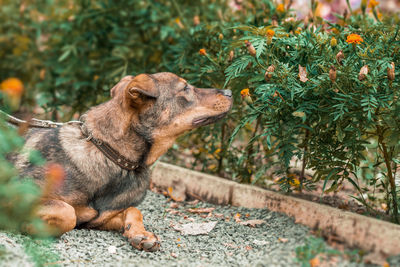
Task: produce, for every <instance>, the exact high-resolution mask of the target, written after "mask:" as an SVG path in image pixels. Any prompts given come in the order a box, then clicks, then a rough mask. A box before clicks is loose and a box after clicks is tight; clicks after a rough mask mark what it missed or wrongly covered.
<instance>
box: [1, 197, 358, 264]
mask: <svg viewBox="0 0 400 267" xmlns="http://www.w3.org/2000/svg"><path fill="white" fill-rule="evenodd" d="M171 203H172V204H171ZM193 207H196V208H215V210H213V211H212V215H211V216H208V217H206V216H207V213H203V214H194V213H190V212H188V211H187V209H188V208H193ZM138 208H139V209H140V210H141V211H142V213H143V216H144V224H145V226H146V229H147V230H148V231H152V232H154V233H155V234H157V235H158V236H159V238H160V239H161V250H160V251H158V252H155V253H150V252H143V251H137V250H135V249H133V248H132V247H131V246H130V245H129V244H128V242H127V240H126V239H125V238H124V237H122V235H121V234H119V233H116V232H105V231H95V230H85V229H83V230H73V231H71V232H68V233H66V234H64V235H63V236H61V237H60V238H59V239H55V241H54V242H53V243H49V242H45V241H33V242H32V239H31V238H30V237H27V236H23V235H14V234H9V233H8V234H6V233H0V266H33V265H34V264H33V263H32V260H31V259H30V257H29V256H27V254H26V251H27V250H28V254H30V255H34V257H35V258H36V259H39V263H40V262H41V263H47V264H45V265H50V266H54V265H55V264H58V265H61V266H127V265H129V266H163V265H164V266H300V264H299V263H298V261H296V253H295V249H296V247H298V246H301V245H302V244H304V240H305V239H306V238H307V237H309V236H310V235H309V229H308V228H307V227H305V226H302V225H298V224H295V223H294V222H293V220H292V219H291V218H289V217H287V216H285V215H282V214H278V213H275V212H271V211H268V210H265V209H246V208H238V207H226V206H216V205H212V204H209V203H201V202H200V203H198V204H193V203H191V204H188V203H185V204H179V205H177V204H174V202H171V201H170V199H168V198H166V197H165V196H163V195H160V194H156V193H153V192H151V191H149V192H148V194H147V196H146V198H145V200H144V201H143V203H142V204H141V205H140V206H139V207H138ZM238 213H239V214H240V215H241V216H240V220H241V221H242V222H243V221H247V220H256V219H257V220H264V221H265V223H263V224H259V225H257V226H256V227H250V226H246V225H243V224H240V223H238V222H237V220H235V215H236V214H238ZM203 217H205V218H203ZM236 218H237V215H236ZM213 221H217V224H216V226H215V228H214V229H213V230H212V231H211V232H209V233H208V234H206V235H197V236H191V235H182V234H181V233H180V232H179V231H176V230H174V228H173V226H174V225H175V226H176V225H180V224H187V223H191V222H196V223H202V222H213ZM32 243H33V245H32ZM27 244H31V245H30V246H28V245H27ZM35 248H39V249H35ZM2 251H3V252H2ZM4 251H5V252H4ZM29 251H30V252H29ZM334 266H361V265H357V264H356V263H349V262H347V261H345V260H344V259H342V258H339V259H336V260H335V261H334Z"/></svg>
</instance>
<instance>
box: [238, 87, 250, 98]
mask: <svg viewBox="0 0 400 267" xmlns="http://www.w3.org/2000/svg"><path fill="white" fill-rule="evenodd" d="M249 91H250V90H249V88H246V89H243V90H242V91H240V95H241V96H242V97H246V96H250V92H249Z"/></svg>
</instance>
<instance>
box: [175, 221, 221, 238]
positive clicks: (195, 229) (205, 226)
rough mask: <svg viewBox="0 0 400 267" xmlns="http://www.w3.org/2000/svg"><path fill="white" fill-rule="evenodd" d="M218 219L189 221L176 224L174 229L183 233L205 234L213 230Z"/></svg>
mask: <svg viewBox="0 0 400 267" xmlns="http://www.w3.org/2000/svg"><path fill="white" fill-rule="evenodd" d="M215 225H217V221H215V222H208V223H187V224H181V225H175V226H174V230H176V231H179V232H181V234H182V235H205V234H208V233H209V232H211V231H212V230H213V229H214V227H215Z"/></svg>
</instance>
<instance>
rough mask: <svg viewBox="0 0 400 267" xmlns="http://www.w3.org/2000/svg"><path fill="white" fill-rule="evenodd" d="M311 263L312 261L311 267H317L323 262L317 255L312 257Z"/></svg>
mask: <svg viewBox="0 0 400 267" xmlns="http://www.w3.org/2000/svg"><path fill="white" fill-rule="evenodd" d="M309 263H310V266H311V267H317V266H319V265H320V264H321V263H320V261H319V258H317V257H315V258H313V259H311V260H310V261H309Z"/></svg>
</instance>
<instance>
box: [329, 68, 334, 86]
mask: <svg viewBox="0 0 400 267" xmlns="http://www.w3.org/2000/svg"><path fill="white" fill-rule="evenodd" d="M329 79H331V81H332V82H333V83H334V82H335V81H336V68H335V66H331V69H330V70H329Z"/></svg>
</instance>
